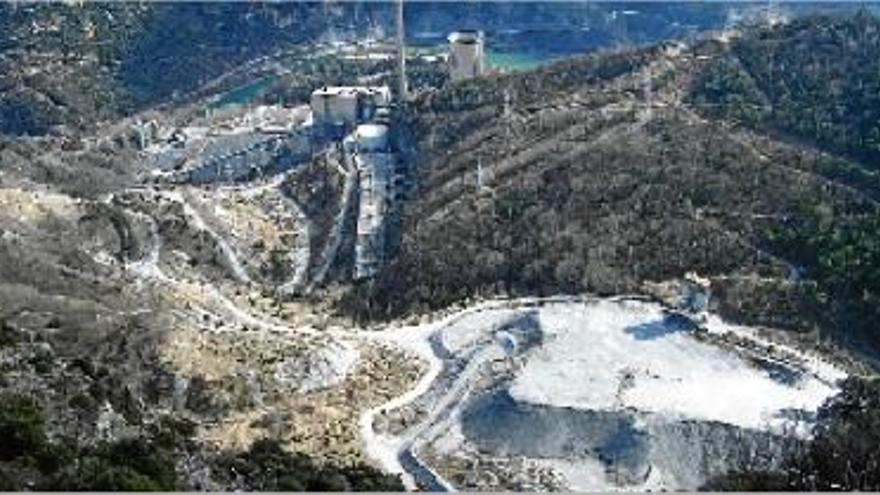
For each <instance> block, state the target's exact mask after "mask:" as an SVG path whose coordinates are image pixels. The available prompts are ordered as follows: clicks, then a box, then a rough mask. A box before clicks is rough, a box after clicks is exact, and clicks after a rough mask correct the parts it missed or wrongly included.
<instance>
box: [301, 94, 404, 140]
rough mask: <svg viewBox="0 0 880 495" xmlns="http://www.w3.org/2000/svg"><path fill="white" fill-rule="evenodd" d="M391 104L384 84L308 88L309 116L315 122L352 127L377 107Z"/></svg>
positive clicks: (370, 116) (321, 124) (366, 117)
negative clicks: (312, 89)
mask: <svg viewBox="0 0 880 495" xmlns="http://www.w3.org/2000/svg"><path fill="white" fill-rule="evenodd" d="M390 104H391V90H390V89H389V88H388V87H387V86H324V87H323V88H318V89H316V90H315V91H313V92H312V98H311V105H310V106H311V109H312V120H313V122H314V124H315V125H316V126H333V127H341V128H343V129H345V130H347V129H351V128H353V127H354V126H355V125H357V123H358V122H364V121H367V120H370V119H372V118H373V115H374V114H375V113H376V111H377V109H379V108H383V107H387V106H388V105H390Z"/></svg>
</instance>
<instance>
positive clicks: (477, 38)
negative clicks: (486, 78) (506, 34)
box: [447, 31, 485, 82]
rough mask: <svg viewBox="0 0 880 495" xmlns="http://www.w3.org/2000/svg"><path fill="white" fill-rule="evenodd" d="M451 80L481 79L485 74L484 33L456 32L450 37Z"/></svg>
mask: <svg viewBox="0 0 880 495" xmlns="http://www.w3.org/2000/svg"><path fill="white" fill-rule="evenodd" d="M447 39H448V40H449V78H450V79H451V80H452V82H457V81H463V80H465V79H470V78H473V77H479V76H481V75H483V72H484V69H485V67H484V62H483V32H482V31H456V32H454V33H452V34H450V35H449V37H448V38H447Z"/></svg>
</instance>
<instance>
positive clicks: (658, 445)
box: [646, 421, 801, 490]
mask: <svg viewBox="0 0 880 495" xmlns="http://www.w3.org/2000/svg"><path fill="white" fill-rule="evenodd" d="M647 431H648V436H649V438H650V440H649V443H650V453H649V454H648V456H647V459H646V460H647V462H649V463H650V464H651V465H652V466H653V467H654V468H656V469H659V470H660V472H661V474H662V476H663V478H664V480H667V485H672V486H676V487H679V488H681V489H683V490H696V489H698V488H700V487H701V486H702V485H703V484H704V483H705V482H706V481H707V480H708V479H709V478H711V477H713V476H718V475H721V474H724V473H726V472H727V471H733V470H741V469H747V468H759V467H760V468H761V469H769V470H773V469H776V468H779V467H780V465H781V464H782V463H783V462H784V461H785V459H786V458H787V457H788V456H790V455H791V454H792V453H793V452H795V450H796V449H797V447H798V446H799V445H800V443H801V441H800V440H798V439H797V438H794V437H791V436H780V435H775V434H772V433H768V432H763V431H755V430H748V429H743V428H738V427H735V426H731V425H726V424H724V423H716V422H709V421H677V422H667V423H656V424H652V425H650V426H648V428H647Z"/></svg>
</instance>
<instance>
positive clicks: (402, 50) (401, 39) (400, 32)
mask: <svg viewBox="0 0 880 495" xmlns="http://www.w3.org/2000/svg"><path fill="white" fill-rule="evenodd" d="M405 35H406V30H405V29H404V26H403V0H397V83H398V85H399V86H398V94H399V98H400V101H401V102H405V101H406V100H407V97H408V90H407V87H406V37H405Z"/></svg>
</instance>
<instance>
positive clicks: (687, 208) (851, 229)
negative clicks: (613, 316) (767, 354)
mask: <svg viewBox="0 0 880 495" xmlns="http://www.w3.org/2000/svg"><path fill="white" fill-rule="evenodd" d="M829 22H831V21H829V20H828V19H827V18H824V17H819V18H812V19H808V20H803V21H798V22H796V23H795V24H793V25H792V26H781V27H779V28H777V29H778V31H770V32H764V31H759V32H756V33H746V35H744V37H743V38H742V39H741V40H738V41H736V42H735V43H734V44H733V47H732V48H730V47H729V46H727V45H725V44H723V43H718V42H716V41H711V40H710V41H704V42H700V43H698V44H696V45H694V46H693V48H691V49H688V50H686V51H684V52H680V53H679V51H678V50H677V49H676V48H675V47H674V46H666V47H664V46H661V47H656V48H653V49H645V50H635V51H622V52H617V53H613V54H604V55H602V56H601V57H586V58H583V59H574V60H572V61H567V62H563V63H559V64H555V65H552V66H550V67H547V68H545V69H542V70H541V71H538V72H536V73H533V74H526V75H513V76H502V77H494V78H488V79H485V80H481V81H472V82H468V83H464V84H460V85H457V86H452V87H449V88H445V89H444V90H442V91H440V92H438V93H436V94H432V95H430V96H428V97H426V98H424V99H423V100H420V101H418V102H416V103H415V104H414V107H413V109H412V113H411V117H410V119H411V120H410V121H409V122H407V124H406V125H405V126H404V127H405V128H406V129H410V130H411V131H412V135H411V136H409V138H408V139H409V142H411V143H412V145H413V152H412V153H413V156H414V157H415V158H414V160H416V163H417V165H416V166H417V170H418V171H417V176H418V180H419V191H418V193H417V199H416V200H415V202H414V203H412V204H411V205H408V206H407V215H406V221H405V222H404V227H403V236H402V242H401V247H400V251H399V253H398V255H397V256H396V257H395V258H394V259H393V260H392V261H391V263H390V265H389V266H388V267H387V269H386V270H385V271H384V272H383V273H382V274H381V275H380V276H379V278H378V279H377V280H376V281H375V282H374V283H372V284H367V285H364V286H360V287H356V288H355V289H354V290H353V291H352V295H351V297H350V298H349V299H348V301H347V306H346V307H347V308H348V310H353V311H355V312H357V313H358V314H360V315H361V316H363V317H365V318H376V317H380V318H381V317H388V316H397V315H401V314H407V313H411V312H415V313H418V312H421V311H425V310H430V309H437V308H441V307H444V306H447V305H449V304H452V303H455V302H459V301H464V300H467V299H470V298H475V297H482V296H488V295H491V294H498V293H502V294H511V295H517V294H549V293H571V292H581V291H589V292H595V293H600V294H619V293H629V292H642V291H644V290H645V285H644V284H645V282H648V281H663V280H668V279H676V278H680V277H683V276H684V275H685V273H686V272H688V271H696V272H698V273H700V274H702V275H704V276H709V277H710V278H712V280H713V290H714V291H715V293H716V296H717V300H718V305H719V310H720V311H721V312H722V314H724V315H725V316H727V317H730V318H733V319H736V320H739V321H743V322H749V323H753V324H761V323H766V324H772V325H774V326H777V327H783V328H789V329H792V330H798V331H802V332H810V331H820V335H823V336H833V337H834V339H835V340H837V341H838V342H848V343H850V344H858V346H862V350H865V351H868V352H872V351H871V349H878V348H880V338H878V337H880V336H878V334H877V329H876V325H874V323H873V322H875V321H876V318H875V317H874V309H873V308H876V307H877V304H876V303H875V302H874V301H875V297H876V294H877V292H876V288H875V287H874V284H873V282H871V281H872V280H876V277H875V274H874V271H875V270H876V266H877V262H876V260H875V257H876V256H875V252H876V249H875V247H876V245H877V244H878V243H877V237H876V234H875V232H876V229H872V228H871V227H870V226H871V225H873V224H874V222H875V221H876V220H874V218H875V216H876V215H877V201H878V199H880V195H878V191H880V189H878V181H877V178H876V176H875V175H874V173H873V171H872V170H870V167H868V166H865V165H863V164H862V163H861V162H860V161H854V160H853V159H848V158H844V157H842V156H841V155H840V154H838V153H836V152H826V151H823V150H822V149H821V148H820V149H817V148H816V147H815V146H813V145H811V144H810V142H808V143H807V144H804V143H802V142H801V141H798V140H793V139H785V138H781V137H780V136H779V135H778V134H779V133H783V132H785V133H786V134H785V135H794V134H795V132H801V131H800V130H792V131H791V132H790V133H789V132H788V131H787V129H786V128H783V127H782V125H781V124H780V125H779V126H778V127H774V128H773V129H771V130H767V131H764V130H763V129H764V128H763V127H758V125H759V124H760V125H761V126H764V125H768V123H770V122H776V121H771V120H768V119H769V118H770V117H769V116H768V117H766V118H764V119H763V120H754V123H755V124H754V126H753V127H752V129H753V130H750V129H749V127H748V126H746V127H742V126H738V125H737V124H736V122H733V121H732V120H733V116H734V115H736V116H740V120H744V119H745V118H746V117H745V116H748V115H752V114H753V113H754V112H756V111H757V112H758V113H757V114H755V115H759V116H762V115H763V114H762V113H760V112H761V111H762V110H763V109H764V108H768V107H767V106H766V105H765V99H766V98H769V97H768V96H767V91H766V90H764V89H763V88H762V87H761V85H762V81H761V79H756V78H753V77H751V76H750V75H749V73H748V72H746V71H744V70H743V69H739V67H740V66H742V65H745V62H739V59H738V58H736V57H735V56H734V55H733V54H732V52H737V53H738V52H739V51H742V52H743V53H746V50H752V51H750V52H748V53H754V51H756V50H759V49H758V48H748V47H753V46H756V45H757V46H760V43H764V42H766V41H765V40H767V39H775V38H780V37H781V38H783V39H787V37H786V36H787V35H786V33H792V32H796V33H808V32H812V31H814V30H818V31H819V32H821V31H822V26H825V25H827V24H828V23H829ZM875 23H876V21H875V20H873V19H871V20H868V19H866V18H864V17H863V16H856V17H851V18H842V19H838V20H835V21H833V23H832V24H833V25H835V26H839V28H840V29H841V30H844V31H845V32H848V33H855V32H859V30H860V29H867V28H866V27H865V26H873V25H875ZM872 32H873V31H872ZM800 36H801V37H803V38H809V35H808V34H801V35H800ZM851 41H852V40H851V39H850V38H846V37H836V38H830V39H827V40H824V41H822V43H825V44H829V45H830V46H827V47H826V48H825V51H826V53H835V54H837V58H839V59H841V60H839V61H836V67H838V69H835V70H836V71H842V70H843V69H842V68H843V67H855V66H856V65H857V63H858V62H857V60H859V58H858V57H859V56H860V55H859V53H863V52H861V51H858V53H856V54H855V55H854V57H855V59H854V60H848V59H847V56H845V55H843V54H844V52H845V49H844V47H846V46H848V45H849V44H850V43H851ZM815 43H819V41H815ZM777 53H778V54H777V60H789V59H790V60H792V61H793V60H796V59H797V57H801V56H806V55H803V54H805V53H810V51H809V50H803V47H802V46H800V45H795V44H791V45H786V44H780V46H779V47H778V48H777ZM795 53H797V54H798V55H795ZM864 53H867V52H864ZM828 56H829V57H830V55H828ZM789 63H793V62H786V64H789ZM719 67H726V68H728V69H731V68H737V70H738V71H739V72H737V71H733V70H732V69H731V73H732V74H733V76H730V77H727V76H724V78H723V80H724V81H725V84H726V85H727V86H729V88H730V89H728V88H727V87H722V88H718V87H714V86H712V84H715V83H712V82H711V81H713V80H715V81H716V82H717V79H718V77H719V76H718V73H719V70H720V69H719ZM780 67H781V66H780ZM777 70H781V69H780V68H777ZM817 70H818V69H817ZM875 72H876V71H875ZM823 74H825V73H823V72H821V71H819V72H816V73H815V74H814V75H813V76H812V77H813V78H814V79H815V81H816V84H819V85H823V86H822V87H826V86H827V87H838V86H839V92H840V94H839V98H838V100H833V99H830V98H826V99H824V100H822V106H821V108H822V109H826V108H831V107H834V105H835V101H840V102H850V103H847V104H849V105H857V103H854V102H861V103H860V104H864V105H868V104H869V103H868V99H870V98H872V97H873V96H874V95H870V96H869V93H870V92H869V91H861V90H859V88H858V86H857V85H856V83H855V82H853V83H852V84H849V83H847V84H849V85H842V86H841V84H842V83H839V82H835V81H834V79H833V77H834V73H829V74H825V75H823ZM866 77H867V76H866ZM713 78H714V79H713ZM646 80H650V81H651V82H650V86H651V87H650V95H651V97H652V101H653V104H652V105H650V107H649V105H648V102H647V101H646V97H647V96H648V94H649V93H648V91H647V90H646V84H647V83H646V82H645V81H646ZM539 81H540V82H539ZM795 81H796V79H795V78H794V77H792V78H791V79H789V83H790V84H791V85H792V87H793V88H794V87H795ZM802 82H803V81H802ZM865 84H867V83H865ZM875 94H876V93H875ZM810 95H812V96H810ZM713 98H714V99H715V100H716V101H720V102H721V103H723V105H726V106H724V107H719V106H717V105H716V106H712V105H709V104H707V102H708V101H710V100H711V99H713ZM778 98H779V99H780V100H779V101H784V102H786V103H785V105H784V106H782V107H781V108H785V109H787V112H789V113H787V114H784V115H789V117H786V118H789V119H792V121H794V120H796V119H795V118H794V117H793V116H792V115H793V114H794V113H797V114H798V115H801V114H803V115H806V114H810V115H813V114H814V113H817V112H820V111H821V110H819V109H816V110H811V108H812V107H810V105H812V104H813V103H811V101H814V100H816V99H817V98H818V94H817V93H809V92H807V91H806V90H803V91H801V90H798V91H794V90H792V92H791V93H790V94H787V95H785V96H779V97H778ZM811 98H812V100H811ZM801 102H803V103H801ZM875 107H876V105H875ZM816 108H819V107H816ZM841 111H843V110H841ZM849 111H850V110H847V112H849ZM853 111H854V110H853ZM869 111H873V109H872V110H865V112H869ZM768 112H769V111H768ZM778 113H779V114H780V116H779V117H778V118H779V119H782V117H781V115H783V113H782V111H781V110H780V111H779V112H778ZM768 115H770V114H769V113H768ZM842 115H847V114H846V113H844V114H842ZM755 119H757V117H755ZM779 122H783V120H779ZM834 123H836V124H834ZM851 124H852V122H851V121H849V120H847V119H846V118H844V117H843V116H841V117H839V118H836V120H833V121H832V125H838V126H849V125H851ZM820 127H822V126H820ZM853 129H855V127H853ZM777 131H778V132H777ZM837 135H839V133H838V134H837ZM821 136H824V134H823V135H821ZM821 136H818V137H816V139H815V140H814V141H811V142H817V144H818V145H819V146H821V147H825V148H827V149H829V150H835V151H837V148H836V147H834V146H832V144H833V143H829V144H827V146H826V143H825V141H824V139H825V138H824V137H821ZM848 142H849V143H850V144H851V145H853V146H855V143H861V144H863V145H864V146H863V147H861V148H860V150H862V151H860V153H862V152H864V153H871V151H870V150H869V148H868V146H867V143H868V142H869V140H868V139H867V137H866V138H865V139H864V140H862V141H854V140H850V141H848ZM835 146H836V145H835ZM848 155H850V156H854V154H848ZM859 156H860V157H863V156H864V154H861V155H859ZM478 174H479V175H480V177H481V178H480V179H479V180H478ZM817 212H818V213H817ZM816 214H820V215H821V219H817V217H816ZM823 338H824V337H823Z"/></svg>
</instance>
